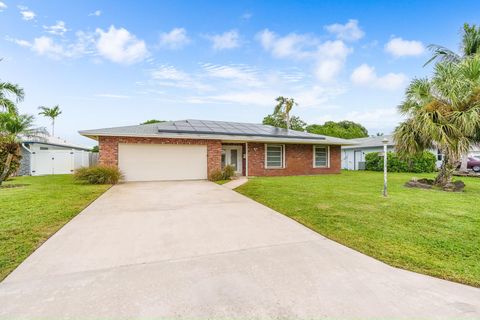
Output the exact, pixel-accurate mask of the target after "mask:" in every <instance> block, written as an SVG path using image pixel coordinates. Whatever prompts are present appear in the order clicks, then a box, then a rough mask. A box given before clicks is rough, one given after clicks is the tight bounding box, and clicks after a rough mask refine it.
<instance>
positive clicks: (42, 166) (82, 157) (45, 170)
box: [30, 150, 91, 176]
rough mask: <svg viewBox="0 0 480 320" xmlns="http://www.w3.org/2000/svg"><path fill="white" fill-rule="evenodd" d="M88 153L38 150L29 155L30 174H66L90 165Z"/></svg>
mask: <svg viewBox="0 0 480 320" xmlns="http://www.w3.org/2000/svg"><path fill="white" fill-rule="evenodd" d="M90 153H91V152H89V151H83V150H38V151H34V152H32V153H31V155H30V157H31V158H30V161H31V174H32V176H39V175H45V174H68V173H73V171H74V170H75V169H78V168H80V167H89V166H90Z"/></svg>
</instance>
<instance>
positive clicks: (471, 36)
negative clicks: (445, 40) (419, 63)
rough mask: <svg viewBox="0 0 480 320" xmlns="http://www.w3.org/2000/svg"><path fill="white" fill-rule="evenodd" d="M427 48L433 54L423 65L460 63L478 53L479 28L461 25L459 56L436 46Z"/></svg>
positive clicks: (479, 47) (479, 44) (432, 45)
mask: <svg viewBox="0 0 480 320" xmlns="http://www.w3.org/2000/svg"><path fill="white" fill-rule="evenodd" d="M428 48H429V49H430V50H431V51H432V52H433V55H432V57H431V58H430V59H429V60H428V61H427V62H426V63H425V65H427V64H429V63H430V62H432V61H434V60H439V61H449V62H460V61H461V60H462V59H464V58H466V57H471V56H474V55H476V54H479V53H480V27H478V26H476V25H469V24H468V23H465V24H464V25H463V34H462V43H461V46H460V53H459V54H458V53H455V52H454V51H453V50H450V49H448V48H446V47H444V46H440V45H436V44H431V45H429V46H428Z"/></svg>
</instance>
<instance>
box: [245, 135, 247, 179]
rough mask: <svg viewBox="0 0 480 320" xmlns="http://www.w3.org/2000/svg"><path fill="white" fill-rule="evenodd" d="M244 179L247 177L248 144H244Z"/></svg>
mask: <svg viewBox="0 0 480 320" xmlns="http://www.w3.org/2000/svg"><path fill="white" fill-rule="evenodd" d="M245 177H248V142H245Z"/></svg>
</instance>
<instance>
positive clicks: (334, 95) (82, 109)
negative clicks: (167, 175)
mask: <svg viewBox="0 0 480 320" xmlns="http://www.w3.org/2000/svg"><path fill="white" fill-rule="evenodd" d="M478 12H480V2H478V1H458V2H452V1H418V3H417V2H414V1H396V2H394V1H384V2H380V1H262V2H260V1H235V2H233V1H231V2H227V1H209V2H208V3H207V2H206V1H161V2H160V1H155V2H154V1H151V2H148V1H130V2H129V3H127V2H126V1H77V2H76V3H74V2H73V1H42V2H41V1H13V0H0V30H1V31H0V57H3V58H4V60H3V61H2V62H0V79H1V80H3V81H6V80H8V81H11V82H15V83H19V84H20V85H21V86H23V87H24V89H25V92H26V99H25V101H24V102H23V103H22V104H21V105H20V109H21V111H22V112H23V113H30V114H37V112H38V111H37V107H38V106H40V105H47V106H51V105H55V104H59V105H60V106H61V108H62V110H63V114H62V115H61V116H60V117H59V119H58V120H57V126H56V135H58V136H61V137H63V138H66V139H68V140H70V141H72V142H76V143H80V144H84V145H93V144H94V142H92V141H91V140H89V139H86V138H83V137H81V136H79V135H78V133H77V131H78V130H82V129H93V128H101V127H113V126H120V125H130V124H138V123H140V122H142V121H144V120H147V119H151V118H156V119H163V120H177V119H187V118H191V119H211V120H228V121H241V122H261V120H262V118H263V117H264V116H265V115H267V114H269V113H271V111H272V109H273V106H274V99H275V97H277V96H278V95H284V96H289V97H294V98H295V99H296V100H297V101H298V103H299V106H298V107H296V109H295V110H294V112H293V113H294V114H296V115H299V116H300V117H301V118H302V119H303V120H305V121H306V122H307V123H323V122H324V121H327V120H335V121H338V120H353V121H357V122H360V123H362V124H363V125H365V126H366V127H367V128H368V129H369V132H370V133H371V134H375V133H376V132H384V133H389V132H390V131H391V130H392V129H393V128H394V127H395V125H396V124H397V123H398V121H399V120H400V117H399V115H398V114H397V112H396V106H397V105H398V104H399V103H400V101H401V99H402V96H403V91H404V90H405V87H406V85H407V84H408V82H409V80H410V79H412V78H414V77H421V76H425V75H427V74H428V72H429V71H430V67H427V68H424V67H422V66H423V63H424V62H425V61H426V60H427V59H428V57H429V53H428V51H427V49H426V46H427V45H428V44H430V43H436V44H442V45H445V46H447V47H450V48H453V49H457V48H458V41H459V33H460V29H461V26H462V24H463V23H464V22H469V23H476V24H479V23H480V16H479V15H478ZM37 124H38V125H40V126H46V127H48V126H49V123H48V121H47V120H46V119H44V118H42V117H40V116H37Z"/></svg>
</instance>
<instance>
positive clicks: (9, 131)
mask: <svg viewBox="0 0 480 320" xmlns="http://www.w3.org/2000/svg"><path fill="white" fill-rule="evenodd" d="M33 121H34V118H33V116H31V115H25V114H22V115H19V114H16V113H12V112H1V113H0V185H1V184H2V182H3V181H5V179H7V178H8V177H9V175H10V174H12V173H13V171H15V169H16V168H17V167H18V165H19V161H20V159H21V156H20V143H19V141H20V138H21V137H32V136H37V135H38V134H39V133H43V132H44V131H45V130H44V129H43V128H34V127H33Z"/></svg>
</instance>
